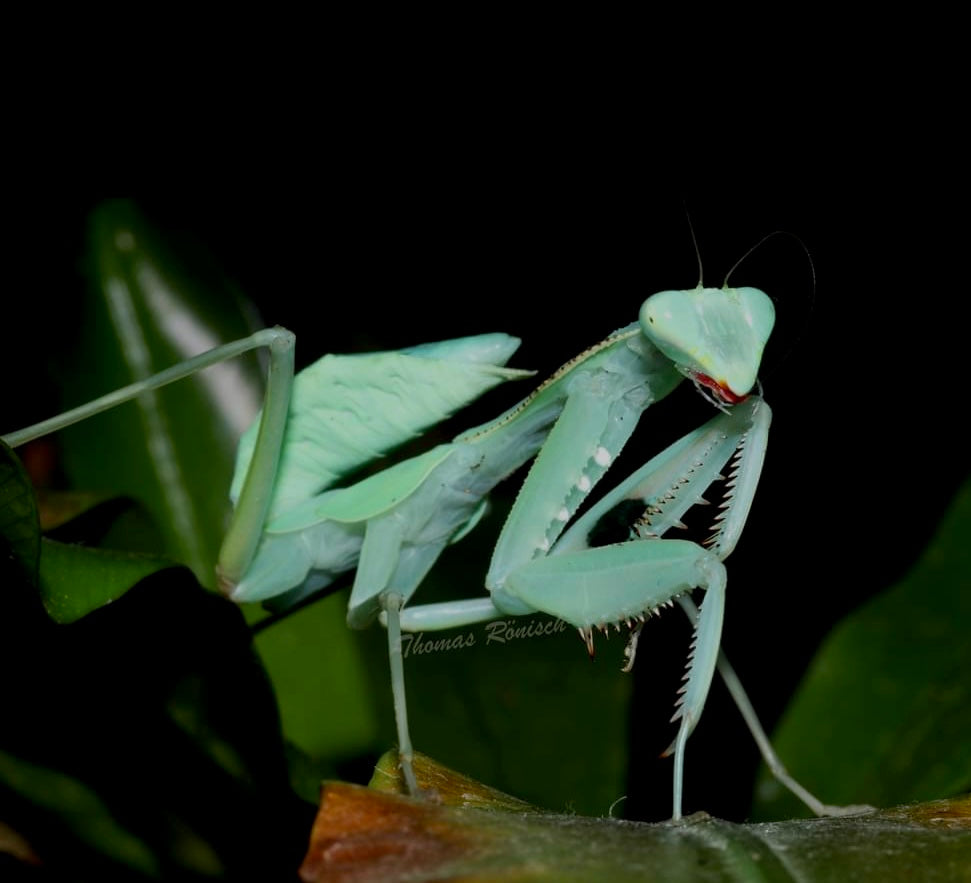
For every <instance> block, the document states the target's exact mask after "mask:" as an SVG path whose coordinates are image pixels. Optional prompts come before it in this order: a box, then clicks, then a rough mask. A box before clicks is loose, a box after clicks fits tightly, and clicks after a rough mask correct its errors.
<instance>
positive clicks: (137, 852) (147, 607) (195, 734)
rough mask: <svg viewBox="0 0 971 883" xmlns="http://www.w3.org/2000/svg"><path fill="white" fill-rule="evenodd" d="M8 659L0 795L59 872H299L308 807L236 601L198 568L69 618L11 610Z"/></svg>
mask: <svg viewBox="0 0 971 883" xmlns="http://www.w3.org/2000/svg"><path fill="white" fill-rule="evenodd" d="M0 563H2V562H0ZM8 570H9V568H8ZM0 578H2V580H3V583H4V585H9V584H10V581H11V575H10V574H9V573H8V572H6V571H4V572H3V573H0ZM0 666H2V667H3V670H4V671H5V672H8V673H15V676H11V677H8V678H7V679H6V680H5V688H4V712H5V713H4V726H3V728H2V729H0V759H2V762H0V806H2V807H3V816H4V821H5V822H7V823H8V824H9V825H11V826H12V827H13V828H14V829H15V830H16V831H17V832H18V833H20V834H21V835H22V836H23V837H24V838H25V839H26V840H27V842H29V843H30V844H31V846H32V848H33V850H34V852H35V853H36V855H37V856H38V857H39V859H40V861H41V862H42V863H43V864H44V865H45V866H46V867H47V868H48V870H49V872H50V873H51V874H53V875H54V877H55V878H56V879H71V880H82V881H84V880H91V881H99V883H100V881H104V880H112V879H124V880H137V879H142V876H139V874H143V875H147V876H149V877H153V878H162V879H179V880H202V879H212V877H213V876H214V875H220V874H221V875H225V876H227V877H230V878H236V879H252V878H254V877H255V878H261V879H274V880H277V879H282V880H285V879H288V876H289V875H290V874H292V869H293V868H294V867H296V865H297V864H298V862H299V852H300V850H301V849H303V845H304V843H305V831H306V829H307V826H308V825H309V821H310V817H309V815H308V814H306V813H305V811H304V810H303V809H302V808H301V806H300V805H299V804H298V803H296V802H295V801H294V799H293V797H292V792H290V790H289V786H288V781H287V771H286V765H285V758H284V752H283V744H282V740H281V738H280V730H279V721H278V718H277V715H276V709H275V705H274V700H273V695H272V692H271V691H270V689H269V685H268V682H267V680H266V676H265V674H264V672H263V670H262V668H261V666H260V665H259V663H258V661H257V659H256V657H255V655H254V654H253V649H252V642H251V638H250V635H249V630H248V628H247V627H246V625H245V623H244V621H243V618H242V616H241V615H240V612H239V610H238V609H236V608H235V607H234V606H233V605H232V604H231V603H230V602H228V601H225V600H223V599H221V598H218V597H216V596H213V595H211V594H210V593H208V592H206V591H205V590H203V589H202V588H201V587H200V586H199V585H198V584H197V583H196V582H195V580H194V579H192V576H191V574H190V573H189V571H188V570H186V569H185V568H172V569H168V570H165V571H162V572H159V573H156V574H154V575H153V576H151V577H149V578H147V579H145V580H143V581H142V582H141V583H139V584H138V585H137V586H135V587H134V588H133V589H131V590H130V591H129V592H127V593H126V594H125V595H124V596H123V597H122V598H120V599H119V600H118V601H116V602H114V603H113V604H111V605H109V606H107V607H103V608H100V609H98V610H95V611H93V612H92V613H90V614H89V615H88V616H86V617H84V618H83V619H81V620H79V621H77V622H75V623H73V624H71V625H66V626H55V625H53V624H52V623H50V621H49V620H48V619H47V617H46V616H45V615H44V614H43V612H38V613H37V615H36V616H35V617H25V616H19V617H17V618H15V619H12V618H11V617H9V616H8V615H6V613H5V615H4V616H2V617H0ZM240 843H244V844H245V849H242V850H241V849H240ZM58 875H60V876H58ZM250 875H252V876H250Z"/></svg>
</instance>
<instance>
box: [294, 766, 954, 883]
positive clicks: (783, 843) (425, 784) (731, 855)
mask: <svg viewBox="0 0 971 883" xmlns="http://www.w3.org/2000/svg"><path fill="white" fill-rule="evenodd" d="M382 766H383V767H384V769H385V772H387V770H389V769H394V767H395V764H394V761H393V760H392V759H386V760H385V761H383V762H382ZM416 774H417V775H418V781H419V785H420V786H421V787H422V788H423V789H429V793H430V794H435V795H437V796H438V798H439V800H440V802H437V803H436V802H432V801H431V800H427V799H425V800H415V799H412V798H409V797H404V796H401V795H398V794H392V793H389V791H388V790H386V789H385V788H384V787H382V790H380V791H378V790H375V789H373V788H371V789H368V788H361V787H358V786H353V785H345V784H343V783H330V784H328V785H327V786H326V787H325V788H324V791H323V794H322V797H321V804H320V811H319V813H318V815H317V821H316V822H315V824H314V828H313V833H312V834H311V838H310V847H309V849H308V852H307V856H306V858H305V859H304V863H303V865H302V867H301V877H302V879H303V880H305V881H315V880H328V881H351V880H353V881H357V883H363V881H371V880H374V881H379V880H380V881H382V883H394V881H397V880H402V881H404V880H409V881H418V880H442V879H470V880H471V879H475V880H479V881H489V880H522V881H525V880H536V881H540V880H556V881H560V883H563V881H574V880H575V881H585V883H593V881H598V880H604V881H612V883H613V881H624V880H631V881H633V880H637V881H651V880H658V881H665V883H677V881H681V880H684V881H692V883H704V881H708V880H711V881H731V880H740V881H743V880H744V881H749V880H761V881H794V880H855V881H860V883H866V881H881V883H884V881H895V880H901V881H910V880H915V879H919V880H922V881H957V880H968V879H969V874H968V869H969V868H971V798H967V797H966V798H962V799H958V800H951V801H944V800H942V801H935V802H933V803H929V804H922V805H916V806H905V807H897V808H895V809H892V810H886V811H883V812H879V813H871V814H867V815H860V816H852V817H845V818H840V819H812V820H809V821H793V822H776V823H772V824H759V825H736V824H731V823H729V822H723V821H720V820H718V819H714V818H712V817H711V816H708V815H706V814H704V813H697V814H695V815H693V816H690V817H688V818H686V819H685V820H684V821H683V822H678V823H674V822H666V823H663V824H638V823H634V822H624V821H620V820H617V819H611V818H599V819H594V818H579V817H577V816H574V815H557V814H549V813H540V812H537V811H529V810H527V811H525V812H524V811H523V808H522V807H521V806H520V805H517V804H516V803H512V802H511V801H513V800H514V798H510V797H508V795H502V794H494V793H492V794H490V793H489V792H488V789H485V786H481V785H479V784H478V783H471V784H470V783H469V782H468V780H467V779H466V778H465V777H464V776H458V775H456V774H454V773H451V771H449V770H447V769H445V768H444V767H441V766H440V765H438V764H436V763H434V761H429V760H428V759H427V758H419V759H418V763H417V764H416ZM469 793H471V795H472V798H471V799H469V798H468V797H467V796H466V795H467V794H469Z"/></svg>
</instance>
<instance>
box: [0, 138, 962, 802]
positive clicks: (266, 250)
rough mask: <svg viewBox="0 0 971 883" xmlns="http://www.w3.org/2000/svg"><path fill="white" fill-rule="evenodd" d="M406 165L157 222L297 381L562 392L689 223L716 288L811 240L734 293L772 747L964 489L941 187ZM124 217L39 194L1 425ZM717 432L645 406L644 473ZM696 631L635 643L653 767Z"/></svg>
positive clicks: (735, 741) (25, 412)
mask: <svg viewBox="0 0 971 883" xmlns="http://www.w3.org/2000/svg"><path fill="white" fill-rule="evenodd" d="M397 156H399V158H398V159H397V160H396V161H394V162H390V161H386V157H385V156H384V155H383V154H382V152H381V150H380V149H379V148H375V147H373V146H370V147H369V148H368V150H367V151H362V153H361V154H360V155H355V154H354V152H353V151H349V152H348V153H347V154H346V155H345V156H344V157H343V158H342V159H338V160H336V161H331V162H330V163H328V165H327V167H326V168H325V169H324V170H322V171H321V172H320V174H319V176H317V177H315V179H314V180H313V181H312V182H310V181H305V180H303V179H301V180H300V181H299V182H297V181H294V180H284V179H283V178H281V180H280V182H279V186H266V185H264V186H263V188H262V189H260V190H259V191H256V190H254V189H253V188H252V187H251V186H249V185H248V184H247V182H246V180H245V178H241V180H240V184H239V187H238V188H235V189H234V190H233V192H232V194H231V195H227V194H226V193H225V192H223V193H220V194H218V195H215V194H212V193H207V192H204V191H203V192H200V191H199V190H198V189H195V190H194V191H193V192H192V193H191V194H180V195H178V196H172V195H165V196H162V195H158V194H156V195H155V196H153V197H150V198H146V199H143V200H140V201H139V204H140V205H141V206H142V207H143V208H144V209H145V211H146V212H147V213H148V214H149V216H150V217H152V218H153V219H154V220H155V221H156V223H158V224H159V225H161V226H163V227H165V228H168V229H171V230H173V231H177V232H179V233H181V234H185V235H187V236H189V237H191V238H192V239H194V240H196V241H198V242H199V243H201V244H202V245H203V246H204V247H205V248H206V249H208V250H209V251H211V252H212V254H213V256H214V257H215V259H216V261H217V262H218V263H219V264H221V265H222V267H223V268H224V269H225V271H226V272H227V274H228V275H229V276H230V278H231V279H232V280H233V281H234V282H235V283H236V284H238V286H239V287H240V289H241V290H242V291H244V292H245V293H246V294H247V295H248V296H250V297H252V298H253V299H255V300H256V302H257V303H258V304H259V305H260V308H261V310H262V314H263V318H264V319H265V321H266V323H268V324H271V323H274V324H282V325H285V326H287V327H289V328H291V329H293V330H294V331H296V332H297V335H298V341H299V343H298V357H297V358H298V365H303V364H307V363H308V362H309V361H311V360H312V359H314V358H316V357H318V356H319V355H321V354H322V353H324V352H328V351H349V350H353V349H371V348H392V347H397V346H401V345H406V344H409V343H415V342H418V341H422V340H431V339H437V338H443V337H452V336H457V335H460V334H466V333H475V332H480V331H491V330H502V331H506V332H509V333H512V334H517V335H519V336H521V337H522V338H523V340H524V343H523V347H522V349H521V351H520V352H519V353H518V354H517V355H516V357H515V358H514V364H516V365H518V366H525V367H532V368H536V369H538V370H539V371H540V372H541V374H545V373H548V372H550V371H551V370H553V369H554V368H555V367H557V366H558V365H559V364H560V363H562V362H563V361H565V360H566V359H567V358H569V357H571V356H573V355H575V354H576V353H577V352H579V351H580V350H581V349H583V348H584V347H586V346H588V345H590V344H592V343H594V342H596V341H597V340H599V339H600V338H602V337H603V336H605V335H606V334H607V333H609V332H610V331H612V330H614V329H616V328H618V327H620V326H622V325H625V324H627V323H628V322H630V321H632V320H633V319H634V318H635V317H636V314H637V309H638V307H639V305H640V303H641V301H642V300H643V299H644V297H646V296H647V295H648V294H650V293H652V292H653V291H655V290H660V289H663V288H684V287H691V286H693V285H694V284H695V283H696V281H697V276H698V269H697V261H696V258H695V254H694V250H693V246H692V243H691V235H690V232H689V229H688V225H687V223H686V216H690V218H691V222H692V224H693V225H694V228H695V231H696V233H697V237H698V245H699V249H700V252H701V257H702V259H703V261H704V268H705V282H706V283H707V284H710V285H719V284H721V281H722V278H723V276H724V274H725V272H726V271H727V270H728V269H729V268H730V267H731V266H732V265H733V264H734V263H735V262H736V261H737V260H738V259H739V258H740V257H741V256H742V255H743V254H744V253H745V252H746V251H747V250H748V249H749V248H751V247H752V246H753V245H754V244H755V243H756V242H758V241H759V239H760V238H761V237H763V236H764V235H765V234H767V233H770V232H772V231H774V230H785V231H789V233H791V234H793V235H792V236H788V237H787V236H781V237H775V238H773V239H772V240H770V241H769V242H768V243H766V244H765V245H763V246H762V247H761V248H759V249H758V250H757V251H756V252H755V253H754V254H753V255H752V256H750V257H749V258H748V259H747V260H746V261H745V263H744V264H743V266H742V267H741V268H740V269H739V270H737V271H736V273H735V274H734V275H733V277H732V282H733V284H752V285H757V286H758V287H761V288H763V289H765V290H766V291H767V292H769V293H770V294H772V296H773V297H774V298H775V301H776V308H777V314H778V325H777V331H776V333H775V335H774V337H773V340H772V342H771V343H770V347H769V349H768V350H767V352H766V356H765V360H764V363H763V373H762V380H763V384H764V393H765V397H766V398H767V400H768V401H769V402H770V403H771V405H772V407H773V409H774V414H775V418H774V423H773V429H772V435H771V440H770V449H769V454H768V458H767V462H766V467H765V472H764V476H763V481H762V485H761V487H760V490H759V494H758V496H757V498H756V503H755V506H754V508H753V513H752V517H751V519H750V522H749V525H748V528H747V530H746V533H745V535H744V536H743V539H742V541H741V543H740V545H739V548H738V550H737V551H736V553H735V554H734V555H733V556H732V558H731V560H730V561H729V585H730V587H731V588H730V592H729V602H728V612H727V619H726V626H725V637H724V646H725V647H726V649H727V652H728V653H729V656H730V658H731V659H732V660H733V662H734V664H735V665H736V667H737V668H738V670H739V673H740V675H741V676H742V678H743V681H744V682H745V683H746V685H747V686H748V688H749V690H750V693H751V695H752V698H753V702H754V704H755V707H756V708H757V709H758V710H759V712H760V714H761V715H762V716H763V718H764V720H765V722H766V723H767V724H771V723H772V722H773V721H774V720H775V718H776V717H777V716H778V714H779V713H780V712H781V710H782V708H783V707H784V704H785V702H786V701H787V699H788V698H789V696H790V695H791V692H792V690H793V688H794V685H795V684H796V682H797V681H798V678H799V677H800V675H801V673H802V671H803V669H804V667H805V666H806V665H807V663H808V662H809V660H810V658H811V656H812V654H813V652H814V650H815V648H816V646H817V645H818V642H819V641H820V640H821V638H822V637H823V636H824V635H825V634H826V632H827V631H828V629H829V628H830V627H831V625H832V624H833V623H834V622H836V621H838V620H839V619H840V618H841V617H842V616H843V615H845V614H846V613H847V612H848V611H849V610H851V609H853V608H854V607H855V606H857V605H858V604H859V603H861V601H863V600H864V599H866V598H867V597H870V596H871V595H873V594H875V593H877V592H879V591H880V590H882V589H883V588H885V587H887V586H888V585H889V584H891V583H892V582H893V581H894V580H895V579H896V578H898V577H899V576H900V575H901V574H902V573H903V572H904V571H905V570H906V568H907V567H908V566H909V565H910V564H911V563H912V562H913V560H914V558H915V557H916V556H917V554H918V553H919V551H920V549H921V548H922V546H923V545H924V543H925V542H926V540H927V538H928V536H929V535H930V533H931V532H932V531H933V528H934V525H935V524H936V522H937V520H938V518H939V516H940V514H941V512H942V511H943V508H944V507H945V506H946V504H947V502H948V500H949V499H950V497H951V496H952V494H953V493H954V491H955V489H956V488H957V487H958V486H959V484H960V483H961V481H962V479H963V478H964V477H965V476H966V475H967V473H968V463H967V449H968V444H967V434H966V431H965V430H964V428H963V424H962V423H961V422H960V421H961V418H962V411H963V407H962V406H963V398H964V389H965V381H964V374H965V371H966V369H965V362H966V356H967V352H968V345H967V343H966V328H967V318H968V315H969V312H971V311H969V309H968V294H967V291H966V282H965V280H966V278H967V273H966V272H963V267H962V266H961V264H962V263H963V261H961V260H960V258H961V257H962V255H961V252H960V247H961V246H962V245H963V239H964V235H963V233H961V232H960V231H959V230H957V229H956V227H955V224H954V221H953V220H952V218H951V213H952V210H953V208H954V205H953V202H954V200H953V199H952V197H951V196H949V193H948V189H947V188H948V186H949V182H948V181H947V180H946V175H944V174H933V175H928V174H926V172H925V171H924V166H921V167H919V168H911V169H907V170H905V173H904V174H895V175H894V176H893V177H885V176H884V175H883V174H882V173H879V174H878V173H876V172H866V171H864V172H861V170H860V169H859V168H852V167H846V168H844V169H842V174H841V175H840V176H838V177H835V178H825V179H823V178H822V176H817V177H816V180H808V178H807V177H804V176H803V175H802V174H801V172H802V170H801V169H800V168H799V167H795V168H792V169H790V170H788V172H787V173H786V175H785V177H784V178H783V179H775V178H773V177H772V176H770V175H768V174H766V175H764V176H762V178H760V179H759V180H758V181H755V180H752V179H751V178H746V179H745V180H742V179H741V177H739V178H736V177H734V176H731V175H728V176H726V177H725V178H724V179H722V180H721V181H720V182H719V183H720V185H721V186H719V187H718V188H717V189H713V188H707V187H702V186H700V185H697V184H692V185H691V186H677V184H675V185H674V186H665V187H663V188H662V187H657V186H654V183H653V182H654V181H655V180H656V179H657V178H660V179H661V180H662V181H665V176H664V175H663V174H661V173H660V172H659V171H658V170H657V169H656V168H654V169H652V168H648V167H646V166H645V165H643V164H640V165H639V164H637V163H636V162H635V160H636V158H635V157H630V156H612V155H610V151H609V150H601V151H600V152H598V154H597V155H596V157H591V158H590V161H589V162H586V161H585V160H586V159H587V158H586V157H584V156H582V155H581V154H580V153H579V152H576V153H571V154H570V155H567V154H565V153H563V152H561V151H557V150H528V149H526V148H519V147H518V146H517V145H510V144H492V145H490V146H482V147H479V148H477V149H475V150H471V149H468V145H467V144H465V143H461V144H454V143H452V144H450V143H447V142H445V143H441V144H438V145H436V146H435V147H434V148H430V149H429V150H427V151H426V152H419V151H415V152H414V154H412V155H411V156H410V158H409V159H407V160H406V159H401V158H400V157H401V156H402V154H397ZM864 168H865V167H864ZM897 171H898V172H899V169H898V170H897ZM932 171H934V170H933V169H932ZM740 176H741V173H740ZM726 180H728V181H730V182H731V183H730V184H729V185H727V186H726V185H725V181H726ZM106 195H110V194H103V193H83V194H73V195H71V196H69V197H65V196H64V195H63V193H62V194H60V195H58V194H55V193H53V192H52V193H49V194H43V193H38V194H37V195H36V196H32V197H29V198H27V197H25V198H24V199H23V202H22V204H20V203H18V204H17V208H16V210H15V211H14V212H13V215H14V216H15V217H16V218H17V224H16V229H15V230H14V231H13V232H12V233H11V235H10V237H9V239H8V242H9V248H8V261H9V270H10V276H9V278H10V279H12V282H11V284H10V286H9V288H8V290H7V294H6V297H5V305H6V306H5V312H6V315H7V317H8V318H7V321H5V322H4V326H5V330H6V331H7V333H6V334H5V339H6V344H5V346H4V348H3V352H2V364H3V369H4V376H5V378H6V380H5V387H6V388H7V389H8V390H9V392H8V393H7V394H6V396H5V407H4V413H5V417H4V421H3V424H4V425H3V426H2V427H0V429H3V430H8V429H12V428H15V427H17V426H20V425H23V424H25V423H27V422H30V421H31V420H33V419H39V418H40V417H43V416H48V414H49V413H50V406H49V404H48V403H49V402H50V401H51V400H52V398H53V395H54V394H56V390H57V386H58V381H57V375H56V373H50V372H49V370H48V369H49V366H50V365H51V364H52V363H54V362H56V361H57V359H58V358H59V357H65V356H69V353H70V348H71V344H72V330H73V328H74V327H76V325H75V323H74V322H73V319H72V317H73V315H74V313H73V310H74V308H75V305H76V302H77V297H78V292H79V291H80V290H81V286H83V284H84V281H83V280H84V265H83V249H84V225H85V218H86V216H87V213H88V212H89V211H90V209H91V208H92V207H93V206H94V205H95V204H96V203H97V202H98V201H99V199H101V198H103V197H104V196H106ZM794 237H797V238H794ZM814 279H815V282H814ZM510 395H512V396H515V395H516V393H511V394H510ZM489 407H492V408H495V407H496V405H495V404H493V403H492V401H491V400H490V405H489ZM709 410H710V409H709V406H707V405H706V404H705V403H704V402H702V401H701V400H700V399H699V397H697V396H696V395H695V394H694V393H693V391H692V390H690V388H685V389H682V390H680V391H679V393H678V394H677V395H676V396H675V397H674V401H672V402H671V403H670V404H669V405H668V404H666V405H664V407H663V410H662V408H661V407H659V408H658V409H657V413H655V411H654V410H653V409H652V411H651V412H649V414H648V415H647V417H646V419H645V420H644V421H643V423H644V426H643V427H642V429H641V430H639V432H638V435H636V436H635V438H634V440H633V441H632V442H631V444H630V446H629V448H628V452H627V463H628V466H629V468H631V469H633V468H634V467H635V466H636V465H639V463H641V462H643V461H644V460H645V459H646V458H647V457H648V456H650V454H652V453H654V452H655V451H656V450H657V448H658V447H659V446H660V445H662V444H665V443H667V442H670V441H673V440H674V438H677V437H678V436H679V435H680V434H683V433H684V432H686V431H688V430H689V429H690V428H692V427H694V426H696V425H698V424H699V423H700V422H702V421H703V420H704V419H705V418H706V415H707V414H708V413H709ZM10 414H16V415H17V419H15V420H9V419H8V416H7V415H10ZM479 416H481V419H485V418H486V417H488V416H490V414H486V413H483V414H481V415H479ZM468 422H470V423H471V422H473V418H472V417H470V418H469V419H468ZM460 428H461V426H457V427H456V429H460ZM617 468H618V469H621V468H623V467H622V465H621V464H618V466H617ZM683 631H684V630H683V629H681V630H680V631H679V628H678V627H677V626H673V627H670V628H668V629H667V630H666V631H664V630H660V631H659V632H658V635H657V636H652V640H650V641H643V640H642V642H641V649H640V651H639V654H640V656H639V664H638V669H637V673H636V678H637V691H638V694H639V698H638V699H637V700H636V701H635V713H634V714H633V715H632V724H631V726H632V738H633V740H634V744H635V745H637V744H639V743H640V742H641V741H650V744H652V745H653V744H654V742H656V738H655V737H651V738H650V739H649V740H648V738H647V736H646V735H645V734H647V733H650V732H652V731H653V730H655V729H656V728H658V727H667V724H666V721H667V719H668V718H669V717H670V714H671V706H670V704H668V703H667V701H666V700H665V701H658V700H657V698H656V697H657V696H658V695H661V696H671V695H673V690H674V686H675V685H676V683H677V681H678V680H679V678H680V670H679V668H680V666H674V667H672V666H670V665H669V664H664V661H665V660H667V659H670V658H671V657H675V658H683V654H684V640H685V635H684V634H683V633H682V632H683ZM578 652H581V649H580V647H579V645H578ZM662 669H663V671H664V674H663V675H656V674H655V672H656V671H660V670H662ZM668 681H669V682H668ZM728 706H729V700H728V699H727V697H726V696H725V695H724V694H723V691H722V689H721V688H720V687H716V688H715V689H714V690H713V693H712V697H711V700H710V702H709V706H708V710H707V711H706V719H707V720H706V721H705V722H703V725H702V726H700V727H699V729H698V731H697V732H696V734H695V736H694V737H693V738H692V740H691V743H690V746H689V761H688V770H689V778H688V781H687V789H688V790H687V798H686V804H687V805H688V807H689V808H690V807H697V806H701V805H703V806H704V807H705V808H706V809H707V810H709V811H710V812H712V813H713V814H716V815H721V816H723V817H728V818H732V817H737V816H738V815H740V814H742V815H743V814H744V811H745V810H744V801H745V800H746V799H747V798H746V795H747V789H748V787H749V783H750V782H751V778H752V771H753V769H754V764H755V762H756V755H755V750H754V747H753V746H752V745H751V741H750V740H749V738H748V736H747V734H746V733H745V732H744V730H743V728H742V725H741V722H740V720H739V719H738V716H737V715H736V714H735V713H734V712H733V711H732V710H731V708H729V707H728ZM709 722H710V723H709ZM705 723H709V725H708V726H705V725H704V724H705ZM633 757H634V764H633V768H632V770H631V789H630V795H631V796H630V800H629V803H628V806H627V808H626V812H627V813H628V815H630V816H632V817H648V818H651V817H658V818H660V817H665V816H666V815H668V814H669V812H670V791H669V788H670V785H669V779H668V777H669V775H670V772H669V768H664V770H663V771H662V772H661V773H655V772H654V770H655V767H654V766H653V760H651V762H650V764H648V762H647V760H648V759H644V757H643V754H639V753H638V752H637V751H635V752H634V754H633ZM641 760H644V768H641ZM652 775H658V776H663V779H662V778H659V779H658V780H657V781H652V780H651V779H650V777H651V776H652ZM701 789H704V790H703V791H702V790H701ZM739 795H741V796H739Z"/></svg>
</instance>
